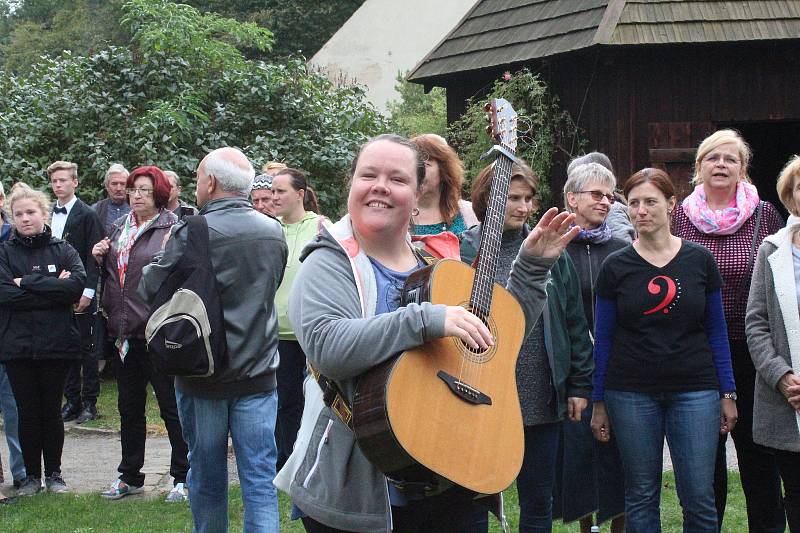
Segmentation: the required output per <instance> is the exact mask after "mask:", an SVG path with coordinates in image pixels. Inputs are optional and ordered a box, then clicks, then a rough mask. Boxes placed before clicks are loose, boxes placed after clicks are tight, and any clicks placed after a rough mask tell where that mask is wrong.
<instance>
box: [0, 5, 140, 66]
mask: <svg viewBox="0 0 800 533" xmlns="http://www.w3.org/2000/svg"><path fill="white" fill-rule="evenodd" d="M5 4H6V6H8V2H5ZM121 13H122V0H109V1H101V0H26V1H25V2H21V3H20V4H19V5H18V6H17V8H16V9H15V10H14V12H13V14H12V13H11V12H10V11H7V13H6V15H5V16H2V10H0V16H2V23H0V57H1V58H2V65H3V67H4V68H5V69H7V70H11V71H14V72H24V71H27V69H28V68H29V67H30V65H32V64H33V63H35V62H37V61H38V59H39V57H40V56H42V55H49V56H51V57H55V56H58V55H59V54H61V52H62V51H64V50H70V51H72V52H73V53H77V54H85V53H89V52H91V51H93V50H96V49H98V48H100V47H102V46H104V45H105V44H107V43H110V44H118V45H124V44H126V43H127V42H128V41H129V40H130V35H129V34H128V32H127V31H125V30H124V29H121V28H120V26H119V18H120V15H121Z"/></svg>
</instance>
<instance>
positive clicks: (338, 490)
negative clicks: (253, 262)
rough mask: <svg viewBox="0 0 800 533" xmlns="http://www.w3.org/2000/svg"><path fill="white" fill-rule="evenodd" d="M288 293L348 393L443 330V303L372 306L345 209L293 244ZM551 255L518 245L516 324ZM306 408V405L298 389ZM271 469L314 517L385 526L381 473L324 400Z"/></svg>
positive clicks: (329, 370)
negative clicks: (283, 463) (295, 261)
mask: <svg viewBox="0 0 800 533" xmlns="http://www.w3.org/2000/svg"><path fill="white" fill-rule="evenodd" d="M301 260H302V261H303V264H302V266H301V268H300V271H299V273H298V275H297V278H296V279H295V282H294V285H293V289H292V294H291V295H290V297H289V318H290V320H291V322H292V324H293V326H294V328H295V333H296V334H297V340H298V341H299V343H300V345H301V346H302V348H303V350H304V351H305V353H306V356H307V357H308V360H309V362H310V363H311V364H312V365H313V366H314V367H315V368H316V369H318V370H319V371H320V372H321V373H322V374H324V375H325V376H327V377H328V378H331V379H333V380H335V381H336V383H337V384H338V385H339V387H340V388H341V390H342V391H343V392H344V394H345V395H346V396H347V398H348V401H349V402H352V399H353V393H354V391H355V387H356V381H357V377H358V376H359V375H361V374H362V373H364V372H366V371H367V370H369V369H371V368H372V367H374V366H376V365H378V364H380V363H382V362H384V361H386V360H387V359H389V358H391V357H393V356H394V355H395V354H397V353H399V352H402V351H404V350H407V349H410V348H414V347H416V346H419V345H420V344H423V343H425V342H427V341H429V340H432V339H436V338H441V337H443V336H444V322H445V311H446V306H444V305H441V304H431V303H422V304H419V305H418V304H410V305H408V306H406V307H401V308H399V309H397V310H396V311H394V312H391V313H385V314H380V315H376V314H375V307H376V301H377V291H376V288H375V285H376V284H375V275H374V272H373V270H372V267H371V264H370V261H369V259H368V258H367V256H366V255H365V254H364V252H363V251H362V250H360V249H359V246H358V242H357V241H356V240H355V238H354V237H353V234H352V226H351V223H350V218H349V216H345V217H344V218H343V219H342V220H340V221H339V222H337V223H336V224H335V225H334V226H332V227H331V228H329V229H325V230H323V231H322V232H321V233H320V235H318V236H317V237H315V239H314V240H312V241H311V242H310V243H309V245H308V246H307V247H306V248H305V250H304V251H303V255H302V256H301ZM553 262H554V260H552V259H545V258H536V257H531V256H527V255H525V254H524V253H522V252H521V253H520V256H519V257H518V258H517V260H516V261H515V263H514V266H513V269H512V273H511V276H510V279H509V282H508V289H509V290H510V291H511V293H512V294H513V295H514V296H515V297H516V298H517V299H518V300H519V302H520V304H521V306H522V309H523V311H524V313H525V321H526V333H527V332H529V331H530V329H531V328H532V326H533V324H534V323H535V321H536V320H537V319H538V318H539V316H540V315H541V313H542V308H543V307H544V304H545V301H546V294H545V284H546V282H547V277H548V272H549V268H550V267H551V266H552V265H553ZM306 401H307V403H306V410H307V411H310V410H311V409H313V407H310V406H309V404H308V402H309V400H308V396H307V399H306ZM303 435H310V439H308V443H307V445H303V446H300V445H296V446H295V450H294V452H293V454H292V458H290V459H289V462H288V463H287V467H285V469H286V468H290V469H291V472H284V471H282V472H281V474H280V475H279V477H284V478H288V479H289V483H288V487H289V488H288V491H289V494H290V496H291V498H292V501H293V502H294V503H295V504H296V505H297V506H298V507H299V508H300V509H301V510H302V511H304V512H305V513H306V514H308V515H309V516H311V517H312V518H314V519H315V520H317V521H319V522H321V523H323V524H325V525H328V526H330V527H334V528H337V529H344V530H348V531H365V532H378V531H387V530H389V529H390V524H391V508H390V505H389V498H388V490H387V484H386V483H387V482H386V478H385V477H384V476H383V474H382V473H381V472H380V471H378V469H377V468H375V467H374V466H373V465H372V464H371V463H370V462H369V461H368V460H367V459H366V458H365V457H364V455H363V453H362V452H361V450H360V448H359V447H358V446H357V444H356V440H355V436H354V434H353V433H352V432H351V431H350V430H349V429H348V428H347V426H345V425H344V423H342V422H341V420H340V419H339V418H338V417H337V416H336V415H335V414H334V413H333V412H332V411H331V410H330V409H329V408H328V407H324V408H322V409H321V411H319V414H318V415H317V416H316V417H311V416H304V419H303V426H301V429H300V434H299V435H298V442H299V441H301V439H303V440H304V437H303Z"/></svg>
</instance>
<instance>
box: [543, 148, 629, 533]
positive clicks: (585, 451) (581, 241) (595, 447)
mask: <svg viewBox="0 0 800 533" xmlns="http://www.w3.org/2000/svg"><path fill="white" fill-rule="evenodd" d="M616 184H617V180H616V178H615V177H614V174H612V173H611V171H610V170H608V168H606V167H604V166H602V165H601V164H599V163H588V164H579V165H576V166H571V169H570V171H569V173H568V176H567V182H566V183H565V184H564V205H565V206H566V208H567V210H568V211H571V212H573V213H575V224H576V225H577V226H580V228H581V231H580V233H578V236H577V237H575V239H573V240H572V242H571V243H569V245H567V252H568V253H569V256H570V258H571V259H572V262H573V264H574V265H575V270H576V271H577V273H578V277H579V279H580V291H581V296H582V301H583V311H584V313H585V315H586V323H587V324H589V331H590V332H591V333H592V335H594V305H595V301H596V298H595V283H596V282H597V275H598V274H599V273H600V266H601V265H602V264H603V261H604V260H605V258H606V257H608V256H609V255H610V254H611V253H613V252H615V251H617V250H620V249H622V248H624V247H625V246H627V242H626V241H624V240H622V239H620V238H617V237H614V236H613V235H612V230H611V228H610V227H609V224H608V217H609V215H610V213H611V208H612V206H613V205H614V203H615V196H614V188H615V187H616ZM626 219H627V215H626ZM592 338H594V337H592ZM591 418H592V409H591V406H590V407H589V408H588V409H587V410H586V411H585V412H584V416H583V417H582V418H581V420H580V421H572V420H566V421H564V423H563V428H564V438H563V441H562V442H563V455H562V460H561V466H562V474H561V476H559V477H558V478H557V481H558V482H559V483H557V490H556V494H555V496H556V498H555V504H556V505H555V506H556V515H557V516H560V517H561V518H562V519H563V520H564V522H572V521H575V520H579V521H580V529H581V532H582V533H589V531H590V529H591V527H592V526H593V525H594V518H593V514H594V513H597V523H603V522H605V521H607V520H611V531H612V532H613V533H616V532H622V531H624V529H625V518H624V512H625V484H624V475H623V472H622V462H621V460H620V457H619V451H618V450H617V444H616V441H609V442H599V441H597V440H595V439H594V438H593V437H592V430H591V428H590V427H589V421H590V420H591Z"/></svg>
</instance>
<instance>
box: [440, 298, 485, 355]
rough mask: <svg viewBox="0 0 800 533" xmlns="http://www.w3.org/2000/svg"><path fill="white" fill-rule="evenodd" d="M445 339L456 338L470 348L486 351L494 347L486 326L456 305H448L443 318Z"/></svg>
mask: <svg viewBox="0 0 800 533" xmlns="http://www.w3.org/2000/svg"><path fill="white" fill-rule="evenodd" d="M444 335H445V337H458V338H459V339H461V340H462V341H464V342H465V343H466V344H467V346H470V347H471V348H476V349H477V348H480V349H481V350H486V349H488V348H489V346H494V339H493V338H492V333H491V332H490V331H489V328H488V327H486V324H484V323H483V321H482V320H481V319H480V318H478V317H477V316H475V315H473V314H472V313H470V312H469V311H467V310H466V309H464V308H463V307H461V306H458V305H448V306H447V312H446V314H445V317H444Z"/></svg>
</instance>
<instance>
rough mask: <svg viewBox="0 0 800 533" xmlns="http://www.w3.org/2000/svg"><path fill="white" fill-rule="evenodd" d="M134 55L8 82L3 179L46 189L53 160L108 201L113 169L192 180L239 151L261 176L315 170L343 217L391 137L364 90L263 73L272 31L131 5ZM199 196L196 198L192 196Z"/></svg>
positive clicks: (43, 67)
mask: <svg viewBox="0 0 800 533" xmlns="http://www.w3.org/2000/svg"><path fill="white" fill-rule="evenodd" d="M122 24H123V27H124V28H125V30H126V31H127V32H128V33H129V34H130V35H131V44H130V45H129V46H127V47H114V46H110V47H106V48H104V49H102V50H100V51H98V52H96V53H93V54H90V55H85V56H84V55H74V54H71V53H69V52H65V53H63V54H62V55H60V56H59V57H57V58H52V59H50V58H43V59H41V60H39V61H37V62H36V63H34V64H33V65H32V66H31V68H30V73H29V74H26V75H13V74H9V73H7V72H6V73H0V179H2V180H3V182H4V184H5V185H6V186H9V185H10V184H11V183H12V182H15V181H19V180H24V181H27V182H29V183H31V184H32V185H35V186H44V185H45V184H46V181H45V176H44V173H43V169H44V168H45V167H46V166H47V165H48V164H49V163H50V162H52V161H54V160H56V159H69V160H72V161H75V162H76V163H78V165H79V170H80V177H81V181H82V183H81V187H80V191H79V193H80V195H81V196H82V197H83V198H84V199H85V200H92V201H93V200H95V199H97V197H99V196H100V195H101V191H102V176H103V174H104V172H105V170H106V168H107V167H108V166H109V164H110V163H112V162H117V161H119V162H123V163H124V164H125V165H126V166H128V167H129V168H132V167H135V166H139V165H145V164H155V165H158V166H160V167H162V168H167V169H171V170H174V171H176V172H177V173H178V174H179V175H181V176H183V177H184V178H186V177H187V176H189V175H191V173H193V171H194V169H195V168H196V166H197V163H198V162H199V159H200V158H202V156H203V155H205V153H207V152H208V151H209V150H211V149H214V148H218V147H220V146H236V147H239V148H241V149H243V150H244V151H245V153H246V154H247V155H248V156H249V157H250V159H251V160H252V161H253V162H254V164H255V165H259V166H260V165H261V164H262V163H263V162H266V161H267V160H271V159H277V160H281V161H284V162H285V163H287V164H289V165H292V166H298V167H301V168H304V169H306V170H307V171H309V172H310V174H311V176H312V183H313V184H314V185H315V188H316V189H317V192H318V194H319V197H320V203H321V205H322V208H323V210H324V211H325V212H326V213H328V214H330V215H334V216H335V214H336V213H339V212H340V211H341V209H342V207H343V201H344V198H343V197H342V196H343V195H342V189H343V186H344V179H345V174H346V169H347V167H348V165H349V163H350V159H351V157H352V154H353V153H354V151H355V149H356V147H357V146H358V145H359V144H361V143H362V142H363V141H364V140H366V139H367V138H368V137H369V136H371V135H374V134H376V133H379V132H381V131H385V129H386V122H385V120H384V119H383V117H382V116H381V115H380V114H379V113H378V112H377V111H376V110H375V109H374V107H373V106H372V105H370V104H369V103H368V102H366V100H365V98H364V91H363V89H362V88H360V87H357V86H349V87H338V86H334V84H332V83H331V82H330V81H328V80H327V79H326V78H324V77H322V76H320V75H317V74H314V73H311V72H309V71H308V70H307V69H306V66H305V64H304V62H303V61H301V60H300V59H290V60H287V61H284V62H280V63H265V62H262V61H256V60H251V59H247V58H246V57H245V56H244V54H243V53H242V52H241V50H242V49H255V50H261V51H268V50H269V49H270V46H271V45H272V43H273V36H272V33H271V32H270V31H269V30H266V29H264V28H261V27H259V26H257V25H256V24H253V23H240V22H237V21H235V20H232V19H226V18H223V17H221V16H219V15H216V14H201V13H200V12H199V11H198V10H197V9H195V8H193V7H191V6H187V5H178V4H174V3H171V2H167V1H165V0H130V1H128V2H126V3H125V5H124V6H123V18H122ZM184 191H185V194H187V195H191V193H192V187H191V186H190V187H185V188H184Z"/></svg>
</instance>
